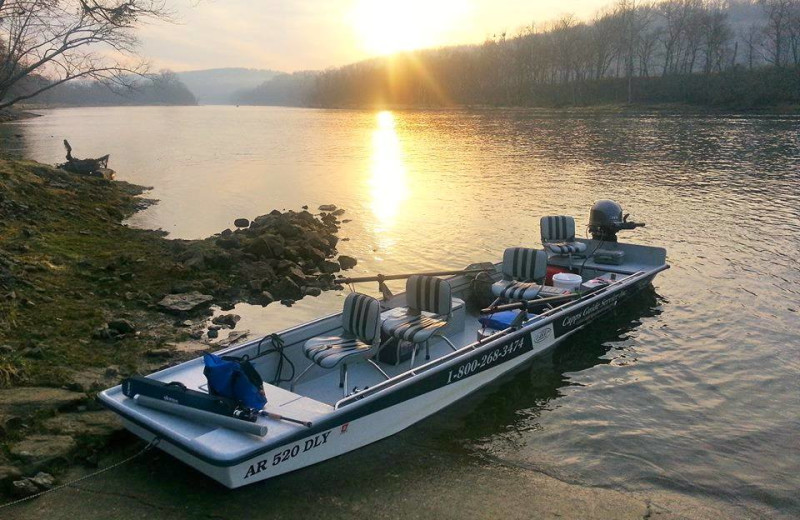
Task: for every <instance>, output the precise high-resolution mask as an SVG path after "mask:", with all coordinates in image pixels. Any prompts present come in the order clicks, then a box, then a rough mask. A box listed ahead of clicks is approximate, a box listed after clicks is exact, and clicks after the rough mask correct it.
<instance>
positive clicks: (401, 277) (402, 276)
mask: <svg viewBox="0 0 800 520" xmlns="http://www.w3.org/2000/svg"><path fill="white" fill-rule="evenodd" d="M494 270H495V267H494V266H491V267H489V266H487V267H484V268H482V269H459V270H455V271H429V272H424V273H407V274H376V275H374V276H356V277H352V278H348V277H341V278H337V279H336V280H334V283H339V284H351V283H360V282H379V283H380V282H386V281H389V280H404V279H406V278H411V277H412V276H452V275H457V274H475V273H484V272H486V271H494Z"/></svg>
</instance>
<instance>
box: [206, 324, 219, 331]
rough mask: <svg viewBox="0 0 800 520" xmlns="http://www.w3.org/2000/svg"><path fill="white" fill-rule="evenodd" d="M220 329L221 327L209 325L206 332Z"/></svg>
mask: <svg viewBox="0 0 800 520" xmlns="http://www.w3.org/2000/svg"><path fill="white" fill-rule="evenodd" d="M221 328H222V325H209V326H208V330H219V329H221Z"/></svg>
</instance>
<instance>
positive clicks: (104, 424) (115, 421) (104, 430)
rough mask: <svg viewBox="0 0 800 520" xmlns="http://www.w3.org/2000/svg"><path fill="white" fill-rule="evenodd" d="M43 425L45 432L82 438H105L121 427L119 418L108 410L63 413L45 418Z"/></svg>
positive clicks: (120, 429) (118, 430)
mask: <svg viewBox="0 0 800 520" xmlns="http://www.w3.org/2000/svg"><path fill="white" fill-rule="evenodd" d="M43 426H44V429H45V431H47V432H50V433H59V434H63V435H70V436H74V437H79V438H82V439H84V440H87V439H88V440H105V439H107V438H109V437H111V436H112V435H114V434H115V433H117V432H120V431H122V429H123V428H122V422H121V421H120V419H119V418H118V417H117V416H116V415H114V414H113V413H111V412H109V411H108V410H98V411H89V412H76V413H63V414H59V415H56V416H55V417H51V418H50V419H47V420H46V421H45V422H44V424H43Z"/></svg>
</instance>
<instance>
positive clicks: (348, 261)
mask: <svg viewBox="0 0 800 520" xmlns="http://www.w3.org/2000/svg"><path fill="white" fill-rule="evenodd" d="M357 264H358V260H356V259H355V258H353V257H352V256H346V255H339V265H341V266H342V269H345V270H346V269H352V268H354V267H355V266H356V265H357Z"/></svg>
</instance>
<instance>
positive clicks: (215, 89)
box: [178, 68, 282, 105]
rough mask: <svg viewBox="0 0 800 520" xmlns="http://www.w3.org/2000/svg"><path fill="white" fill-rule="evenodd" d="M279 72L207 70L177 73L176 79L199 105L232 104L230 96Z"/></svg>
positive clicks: (262, 70) (236, 69)
mask: <svg viewBox="0 0 800 520" xmlns="http://www.w3.org/2000/svg"><path fill="white" fill-rule="evenodd" d="M278 74H282V73H281V72H278V71H274V70H264V69H242V68H229V69H207V70H191V71H187V72H179V73H178V77H179V78H180V79H181V81H182V82H183V83H184V84H185V85H186V86H187V87H188V88H189V90H191V91H192V93H193V94H194V95H195V97H197V101H198V103H200V104H201V105H230V104H233V100H232V97H231V96H232V94H233V93H234V92H236V91H240V90H249V89H252V88H255V87H257V86H258V85H261V84H262V83H264V82H265V81H269V80H271V79H272V78H274V77H275V76H277V75H278Z"/></svg>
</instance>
